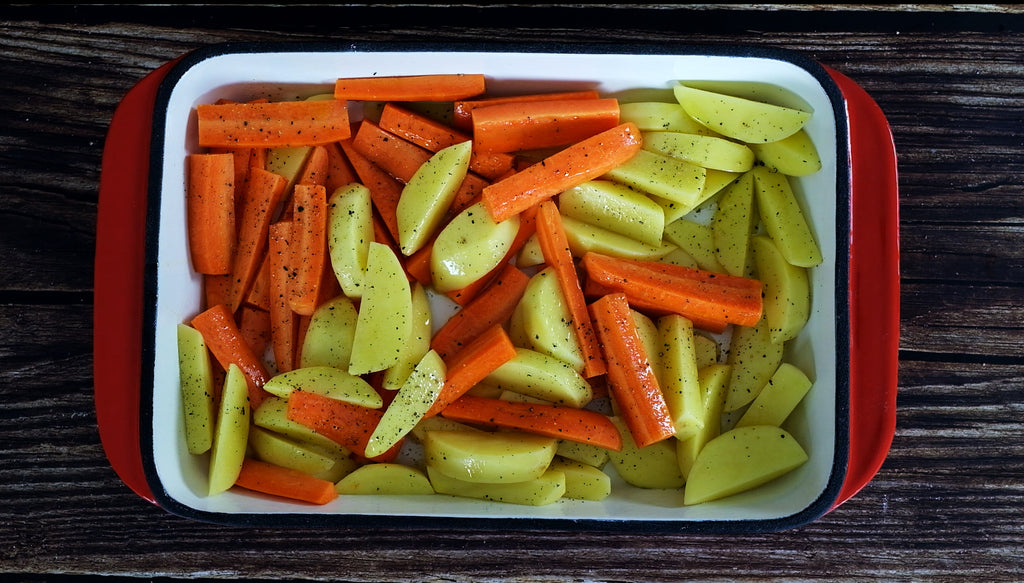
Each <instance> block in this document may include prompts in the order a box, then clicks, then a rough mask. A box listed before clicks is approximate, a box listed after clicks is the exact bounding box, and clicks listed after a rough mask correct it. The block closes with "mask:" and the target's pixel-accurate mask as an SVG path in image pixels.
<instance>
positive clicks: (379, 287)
mask: <svg viewBox="0 0 1024 583" xmlns="http://www.w3.org/2000/svg"><path fill="white" fill-rule="evenodd" d="M411 332H412V290H411V288H410V286H409V280H408V279H407V278H406V275H405V270H404V269H403V268H402V264H401V263H400V262H399V261H398V257H396V256H395V253H394V252H393V251H392V250H391V248H390V247H388V246H387V245H384V244H382V243H377V242H373V243H370V252H369V255H368V257H367V262H366V288H365V289H364V290H363V298H362V300H361V301H360V304H359V317H358V319H357V321H356V330H355V335H354V337H353V340H352V356H351V357H350V359H349V365H348V372H350V373H351V374H354V375H360V374H366V373H370V372H377V371H381V370H384V369H386V368H388V367H390V366H392V365H394V364H395V363H397V362H398V360H399V358H400V357H401V356H402V351H403V350H404V349H405V344H406V343H407V342H408V341H409V336H410V335H411Z"/></svg>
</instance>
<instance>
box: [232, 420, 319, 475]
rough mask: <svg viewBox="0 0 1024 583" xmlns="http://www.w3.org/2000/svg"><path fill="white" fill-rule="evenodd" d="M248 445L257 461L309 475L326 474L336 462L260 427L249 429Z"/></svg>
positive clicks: (310, 448) (308, 447) (303, 445)
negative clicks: (254, 453) (257, 457)
mask: <svg viewBox="0 0 1024 583" xmlns="http://www.w3.org/2000/svg"><path fill="white" fill-rule="evenodd" d="M249 445H250V446H252V449H253V451H255V452H256V455H257V456H259V459H261V460H263V461H265V462H267V463H269V464H274V465H275V466H281V467H283V468H291V469H293V470H296V471H299V472H303V473H305V474H310V475H315V474H319V473H321V472H326V471H327V470H329V469H331V467H333V466H334V464H335V462H336V459H335V458H332V457H331V456H329V455H326V454H324V453H322V452H319V451H316V450H315V449H314V448H313V447H310V446H308V445H305V444H300V443H298V442H296V441H293V440H291V439H289V438H287V437H285V436H283V435H280V434H277V433H274V432H273V431H267V430H266V429H263V428H262V427H250V428H249Z"/></svg>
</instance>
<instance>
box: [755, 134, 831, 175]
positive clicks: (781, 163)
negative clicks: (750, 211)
mask: <svg viewBox="0 0 1024 583" xmlns="http://www.w3.org/2000/svg"><path fill="white" fill-rule="evenodd" d="M750 149H751V150H753V151H754V155H755V156H756V157H757V159H758V160H760V161H761V162H763V163H764V165H765V166H767V167H769V168H771V169H773V170H776V171H778V172H781V173H783V174H786V175H787V176H808V175H810V174H814V173H815V172H817V171H818V170H821V157H820V156H819V155H818V149H817V148H816V147H815V146H814V142H812V141H811V136H810V134H808V133H807V130H800V131H798V132H797V133H795V134H793V135H792V136H789V137H788V138H783V139H781V140H779V141H777V142H768V143H767V144H750Z"/></svg>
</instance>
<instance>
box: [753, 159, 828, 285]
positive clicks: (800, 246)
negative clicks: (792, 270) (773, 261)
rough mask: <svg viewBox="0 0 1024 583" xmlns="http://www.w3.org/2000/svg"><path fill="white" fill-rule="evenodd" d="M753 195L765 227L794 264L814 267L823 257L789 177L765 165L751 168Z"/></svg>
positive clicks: (787, 258)
mask: <svg viewBox="0 0 1024 583" xmlns="http://www.w3.org/2000/svg"><path fill="white" fill-rule="evenodd" d="M752 172H753V173H754V196H755V198H756V200H757V209H758V212H759V214H760V216H761V222H762V223H764V228H765V231H766V232H767V233H768V235H769V236H770V237H771V238H772V240H773V241H775V244H776V245H778V247H779V251H781V252H782V255H783V256H784V257H785V258H786V261H789V262H790V263H792V264H793V265H797V266H799V267H814V266H815V265H820V264H821V262H822V261H824V258H823V257H822V255H821V249H820V248H819V247H818V242H817V241H816V240H815V238H814V233H813V231H812V230H811V227H810V225H809V224H808V222H807V218H806V216H805V215H804V212H803V211H802V210H801V209H800V203H799V202H798V201H797V199H796V195H794V193H793V188H792V186H791V185H790V183H789V178H788V177H787V176H786V175H785V174H782V173H779V172H773V171H771V170H769V169H768V168H767V167H765V166H758V167H757V168H755V169H754V170H752Z"/></svg>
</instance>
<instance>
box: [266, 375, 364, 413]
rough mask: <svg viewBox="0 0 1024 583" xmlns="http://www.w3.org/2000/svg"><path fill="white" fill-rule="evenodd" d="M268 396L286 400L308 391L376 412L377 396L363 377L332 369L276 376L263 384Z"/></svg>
mask: <svg viewBox="0 0 1024 583" xmlns="http://www.w3.org/2000/svg"><path fill="white" fill-rule="evenodd" d="M263 389H264V390H265V391H267V392H268V393H270V394H272V395H275V396H277V397H281V398H282V399H287V398H288V397H289V396H290V395H291V394H292V391H307V392H310V393H316V394H318V395H323V396H325V397H330V398H332V399H337V400H339V401H346V402H348V403H352V404H354V405H359V406H361V407H369V408H370V409H379V408H380V407H381V406H383V405H384V401H383V399H381V396H380V393H378V392H377V391H375V390H374V389H373V387H372V386H370V383H368V382H366V381H365V380H363V378H362V377H358V376H355V375H353V374H349V372H348V371H346V370H344V369H340V368H335V367H332V366H308V367H304V368H296V369H293V370H290V371H288V372H284V373H280V374H276V375H274V376H272V377H271V378H270V379H269V380H267V382H266V383H264V384H263Z"/></svg>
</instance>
